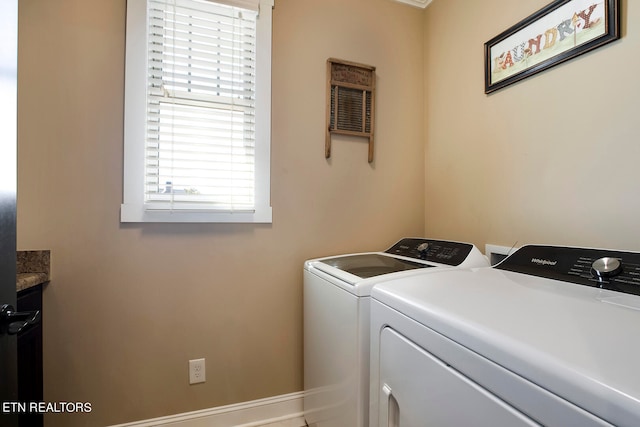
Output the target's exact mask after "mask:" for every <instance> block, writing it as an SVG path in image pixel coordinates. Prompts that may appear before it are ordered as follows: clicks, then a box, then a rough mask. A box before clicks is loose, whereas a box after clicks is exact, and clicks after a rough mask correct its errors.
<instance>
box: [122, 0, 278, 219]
mask: <svg viewBox="0 0 640 427" xmlns="http://www.w3.org/2000/svg"><path fill="white" fill-rule="evenodd" d="M272 7H273V0H216V1H213V0H129V1H128V2H127V53H126V82H125V135H124V138H125V142H124V144H125V149H124V201H123V204H122V206H121V221H122V222H271V206H270V194H269V193H270V134H271V129H270V123H271V113H270V108H271V9H272Z"/></svg>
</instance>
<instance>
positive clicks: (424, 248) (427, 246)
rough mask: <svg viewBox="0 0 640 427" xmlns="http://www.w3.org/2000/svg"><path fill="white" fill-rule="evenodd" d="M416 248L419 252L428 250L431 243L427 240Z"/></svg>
mask: <svg viewBox="0 0 640 427" xmlns="http://www.w3.org/2000/svg"><path fill="white" fill-rule="evenodd" d="M416 249H418V252H426V251H427V249H429V244H428V243H427V242H425V243H420V244H419V245H418V247H417V248H416Z"/></svg>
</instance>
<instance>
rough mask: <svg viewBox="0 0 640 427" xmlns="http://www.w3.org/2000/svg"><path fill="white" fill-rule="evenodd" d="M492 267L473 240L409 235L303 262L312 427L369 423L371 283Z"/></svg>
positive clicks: (306, 380)
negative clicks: (382, 246) (380, 247)
mask: <svg viewBox="0 0 640 427" xmlns="http://www.w3.org/2000/svg"><path fill="white" fill-rule="evenodd" d="M481 265H489V263H488V261H487V259H486V258H485V257H484V255H482V253H481V252H480V251H479V250H478V249H477V248H476V247H475V246H474V245H472V244H468V243H459V242H448V241H440V240H430V239H422V238H405V239H402V240H400V241H399V242H397V243H396V244H395V245H393V246H392V247H391V248H389V249H388V250H386V251H384V252H368V253H359V254H347V255H340V256H333V257H327V258H319V259H314V260H309V261H307V262H305V264H304V388H305V393H304V413H305V418H306V421H307V423H308V424H309V426H310V427H366V426H368V417H369V405H368V403H369V313H370V310H369V307H370V292H371V288H372V287H373V286H374V285H375V284H378V283H382V282H384V281H387V280H391V279H394V278H400V277H409V276H415V275H425V274H430V273H432V272H435V271H441V270H445V269H451V268H466V267H476V266H481Z"/></svg>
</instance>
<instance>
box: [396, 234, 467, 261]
mask: <svg viewBox="0 0 640 427" xmlns="http://www.w3.org/2000/svg"><path fill="white" fill-rule="evenodd" d="M472 249H473V245H471V244H469V243H460V242H448V241H444V240H431V239H421V238H405V239H402V240H400V241H399V242H398V243H396V244H395V245H393V246H392V247H390V248H389V249H387V250H386V251H385V252H386V253H388V254H392V255H399V256H404V257H407V258H415V259H420V260H423V261H431V262H437V263H440V264H447V265H453V266H456V265H460V264H462V263H463V262H464V260H465V259H467V256H468V255H469V253H470V252H471V250H472Z"/></svg>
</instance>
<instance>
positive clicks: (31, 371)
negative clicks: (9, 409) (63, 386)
mask: <svg viewBox="0 0 640 427" xmlns="http://www.w3.org/2000/svg"><path fill="white" fill-rule="evenodd" d="M16 309H17V311H34V310H40V312H41V313H42V285H37V286H34V287H32V288H29V289H25V290H23V291H20V292H18V301H17V308H16ZM42 319H44V317H42ZM18 400H19V401H21V402H27V404H28V402H41V401H42V400H43V391H42V321H40V323H38V324H36V325H33V326H31V327H30V328H28V329H26V330H25V331H23V332H21V333H19V334H18ZM43 419H44V417H43V414H39V413H21V414H20V415H19V417H18V425H19V426H20V427H27V426H28V427H41V426H42V425H43Z"/></svg>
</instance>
